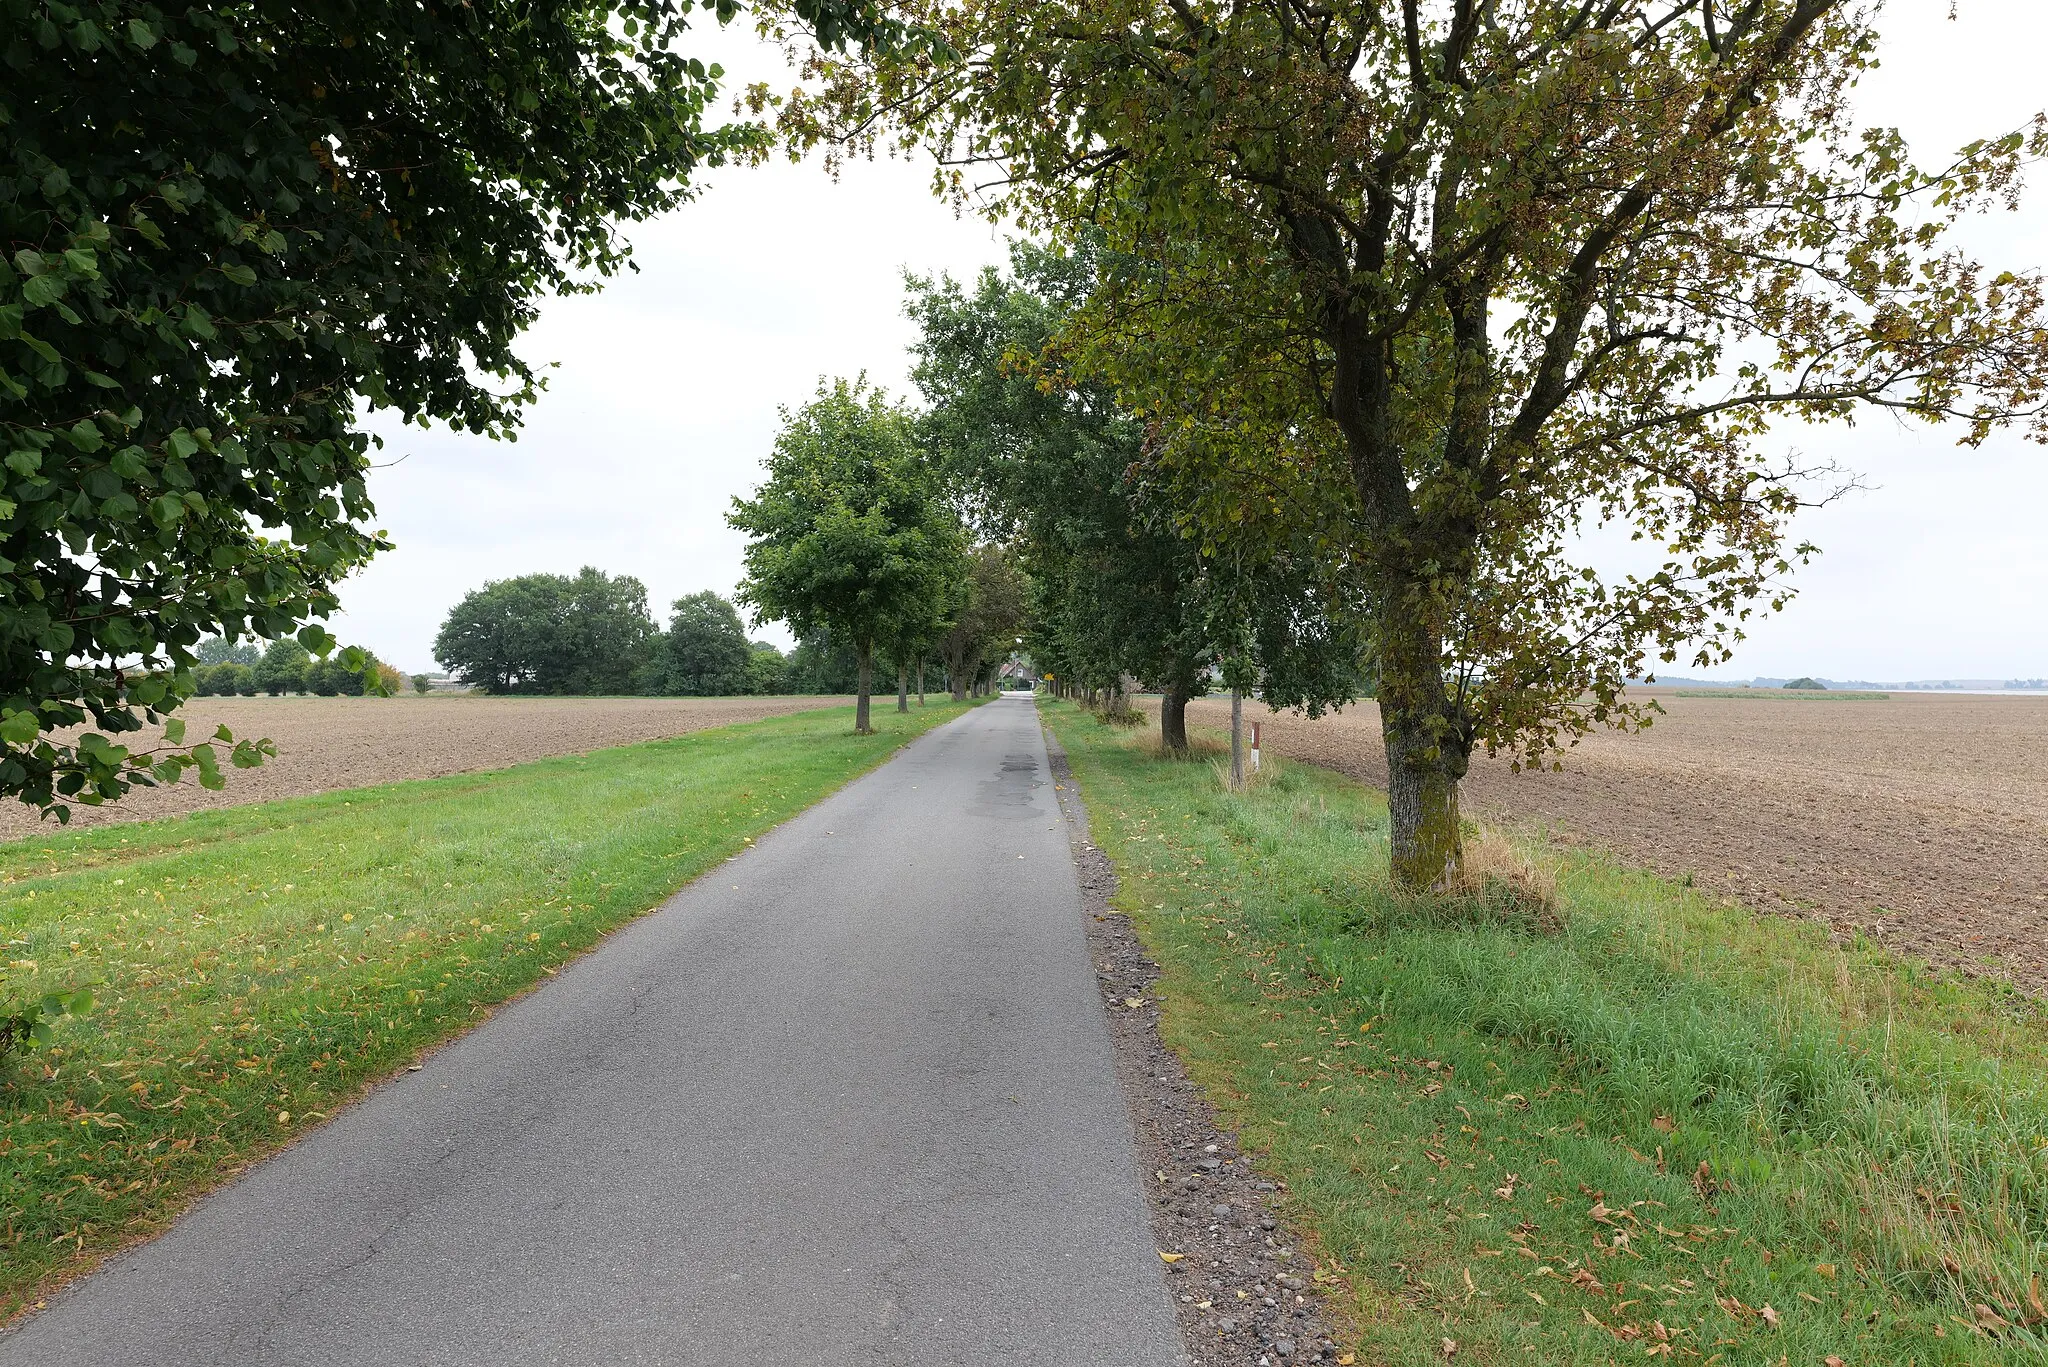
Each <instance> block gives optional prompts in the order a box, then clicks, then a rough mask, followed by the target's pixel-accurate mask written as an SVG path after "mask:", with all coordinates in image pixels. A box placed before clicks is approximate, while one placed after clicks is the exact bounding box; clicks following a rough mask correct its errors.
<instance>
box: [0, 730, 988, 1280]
mask: <svg viewBox="0 0 2048 1367" xmlns="http://www.w3.org/2000/svg"><path fill="white" fill-rule="evenodd" d="M957 715H959V712H958V709H955V708H953V707H951V706H945V707H935V708H932V709H930V710H929V711H926V712H921V713H917V714H914V715H913V716H911V717H907V718H898V717H894V716H889V717H884V718H880V719H878V720H879V724H880V725H881V727H882V729H883V731H884V733H885V738H886V742H887V743H886V744H884V745H880V746H877V745H876V744H874V743H872V742H869V741H864V740H859V739H856V738H855V737H853V736H852V735H851V734H849V732H850V726H849V721H850V710H849V709H847V708H845V707H830V708H825V709H821V710H819V711H815V712H807V713H801V714H798V715H795V716H785V717H777V718H773V719H771V720H768V721H764V722H757V723H754V724H751V725H747V726H738V727H730V728H723V729H719V730H713V731H700V732H695V733H693V734H690V735H687V736H681V737H678V738H676V739H673V740H666V741H657V742H654V743H651V744H646V745H634V746H628V747H624V748H622V749H616V750H608V751H603V752H601V753H599V754H597V755H571V756H565V757H562V758H559V759H551V760H543V761H540V762H538V763H535V764H527V765H521V766H519V767H517V768H513V769H507V770H503V771H500V772H497V773H472V774H460V775H456V776H453V777H450V778H444V779H433V780H427V781H422V782H412V783H400V784H394V785H390V786H386V787H382V788H374V789H368V790H362V789H358V790H351V791H343V792H334V793H326V794H322V795H320V796H317V797H308V798H295V799H291V800H288V801H284V802H273V803H258V804H250V805H244V806H238V807H230V808H224V809H221V810H217V811H213V812H207V813H203V814H200V815H196V816H192V817H187V818H177V819H172V820H168V821H158V822H147V823H127V824H119V825H105V826H99V827H96V828H91V829H86V830H80V831H73V832H64V833H61V834H56V833H53V834H51V835H46V836H40V837H38V838H37V839H35V840H32V841H28V842H22V843H14V844H8V845H0V924H5V925H6V926H7V938H8V940H9V942H10V944H9V948H8V950H7V956H8V958H9V959H15V960H18V961H20V962H18V963H17V964H16V971H17V972H22V973H27V972H30V971H32V970H33V968H34V965H35V964H40V965H41V970H40V971H41V972H44V973H51V972H54V971H56V970H57V968H58V966H59V965H61V966H62V967H63V971H64V972H66V973H67V974H68V973H81V974H90V975H91V976H92V977H93V978H94V979H96V980H98V981H100V982H101V984H102V986H101V988H100V990H99V992H98V995H99V997H100V1005H99V1007H98V1008H97V1009H96V1010H95V1011H94V1012H93V1014H92V1015H91V1016H90V1017H88V1018H86V1019H85V1020H82V1021H77V1022H73V1023H72V1024H70V1025H68V1026H66V1027H65V1028H64V1029H62V1030H61V1031H60V1032H59V1036H58V1038H57V1039H56V1041H55V1042H54V1044H53V1045H52V1047H51V1048H50V1049H49V1051H48V1052H47V1054H46V1055H45V1056H44V1057H45V1058H46V1059H47V1061H48V1063H49V1065H50V1066H49V1068H48V1069H47V1070H39V1071H42V1072H43V1073H44V1074H45V1075H42V1076H37V1077H33V1078H28V1077H18V1078H17V1080H16V1085H14V1086H11V1087H0V1210H5V1211H6V1212H7V1216H8V1218H11V1219H12V1221H13V1229H14V1235H15V1236H19V1237H12V1236H10V1237H9V1238H7V1239H5V1240H0V1319H5V1318H7V1317H8V1316H10V1315H11V1314H13V1313H14V1312H15V1311H18V1310H19V1309H20V1308H21V1307H22V1306H23V1304H24V1303H26V1302H33V1301H34V1300H35V1299H36V1295H37V1288H38V1287H39V1286H41V1287H43V1289H45V1290H47V1289H48V1284H49V1279H51V1278H54V1277H58V1276H62V1275H64V1274H66V1273H76V1272H79V1271H83V1270H85V1269H87V1268H89V1267H90V1266H91V1265H92V1263H93V1262H95V1261H96V1260H97V1259H99V1258H100V1257H101V1256H103V1255H105V1254H106V1253H109V1252H111V1251H113V1250H115V1249H118V1248H120V1247H122V1246H124V1245H126V1244H128V1243H131V1242H132V1241H133V1240H134V1239H136V1238H137V1237H142V1236H146V1235H147V1234H150V1233H154V1232H156V1231H157V1230H160V1229H161V1228H162V1227H163V1226H164V1224H165V1223H166V1222H168V1221H169V1219H170V1218H171V1217H172V1216H173V1215H174V1214H176V1213H178V1212H179V1211H182V1210H183V1209H185V1208H186V1207H187V1206H188V1205H189V1204H190V1202H191V1199H192V1198H193V1197H194V1196H195V1195H197V1194H198V1193H200V1192H202V1191H204V1190H206V1189H207V1188H209V1187H211V1186H214V1185H216V1184H218V1183H219V1182H221V1181H222V1180H224V1177H225V1176H226V1175H227V1174H230V1173H233V1172H235V1171H237V1170H239V1169H240V1168H242V1167H243V1166H245V1165H246V1164H247V1163H249V1162H251V1161H253V1160H254V1159H256V1158H259V1157H261V1156H262V1155H264V1154H265V1153H267V1152H269V1151H271V1150H273V1149H275V1148H277V1147H278V1146H280V1145H282V1144H283V1143H285V1142H288V1141H289V1140H290V1139H291V1138H292V1137H294V1136H295V1135H297V1134H298V1133H299V1132H300V1131H301V1130H302V1129H304V1128H305V1127H307V1126H309V1125H312V1124H317V1123H318V1122H319V1120H321V1119H322V1118H324V1117H325V1116H326V1115H329V1114H332V1113H333V1112H334V1111H335V1110H337V1109H338V1108H340V1107H341V1106H343V1105H346V1104H347V1103H349V1102H350V1101H352V1100H354V1099H355V1098H356V1096H357V1095H358V1094H359V1092H360V1090H361V1089H362V1088H363V1087H364V1086H365V1085H367V1084H368V1083H370V1082H373V1081H374V1080H376V1079H378V1078H380V1077H384V1076H386V1075H388V1074H389V1073H391V1072H392V1071H393V1070H394V1069H396V1068H398V1067H400V1066H402V1065H403V1064H404V1063H406V1062H407V1061H409V1060H411V1059H412V1058H414V1057H416V1056H417V1054H418V1053H419V1052H420V1051H422V1050H424V1049H426V1048H429V1047H431V1046H432V1045H434V1044H437V1043H439V1042H440V1041H442V1040H445V1039H448V1038H450V1037H451V1036H454V1035H458V1034H461V1033H463V1032H464V1031H467V1030H469V1029H471V1028H473V1027H474V1025H475V1024H476V1021H477V1019H478V1017H479V1014H480V1013H483V1012H486V1011H487V1009H488V1008H489V1007H490V1006H492V1005H494V1004H496V1003H499V1002H503V1001H506V1000H508V999H510V998H513V997H516V996H518V995H519V994H520V993H522V992H524V991H526V990H527V989H528V988H530V987H532V986H533V985H534V984H536V983H540V982H544V981H546V974H547V971H548V970H550V969H552V968H554V967H556V966H557V965H560V964H562V963H564V962H566V961H568V960H570V959H573V958H574V957H576V956H577V955H578V954H581V953H582V952H584V951H585V950H587V949H589V948H590V947H591V946H592V945H594V944H596V943H597V942H598V940H599V939H600V938H601V937H602V936H603V935H605V934H606V933H607V932H609V931H611V930H613V929H615V928H617V927H618V926H620V925H623V924H625V923H627V922H629V921H631V920H632V919H633V918H634V917H636V916H639V915H641V914H643V913H644V912H646V911H647V909H648V908H650V907H654V906H658V905H659V904H660V903H661V902H662V901H663V900H664V899H665V898H667V897H668V896H669V895H670V894H671V893H673V892H674V891H675V890H676V889H677V888H679V887H681V886H682V885H683V884H684V883H686V882H688V881H689V880H690V879H692V878H694V877H696V876H698V875H699V874H701V873H703V872H704V871H706V870H707V869H711V868H714V867H715V866H716V865H717V864H719V863H720V862H721V861H723V860H725V859H726V858H728V857H730V856H731V855H733V854H735V853H738V852H739V851H740V850H742V849H744V848H745V847H746V840H747V838H748V837H750V836H752V837H758V836H760V835H761V834H763V833H764V832H766V831H768V830H770V829H772V828H773V827H775V826H776V825H778V824H779V823H781V822H783V821H786V820H788V819H789V818H790V817H792V816H794V815H795V814H796V813H798V812H800V811H802V810H803V809H804V808H805V807H808V806H810V805H811V804H812V803H814V802H816V801H817V800H819V799H820V798H822V797H824V796H825V795H827V794H828V793H830V792H832V791H834V790H835V789H837V788H838V787H840V786H841V785H842V784H844V783H846V782H848V781H849V780H851V779H853V778H855V777H857V776H858V775H859V774H861V773H862V772H864V771H866V770H867V769H869V768H871V767H873V766H874V765H876V764H879V763H881V762H882V761H883V760H885V759H886V758H888V756H889V755H891V754H893V753H894V752H895V749H896V746H897V744H898V743H899V742H904V741H908V740H910V739H912V738H913V737H915V736H917V735H918V734H919V733H920V732H922V731H923V730H924V729H926V728H927V727H930V726H933V725H937V724H940V723H942V722H944V721H946V720H948V719H949V718H951V717H954V716H957ZM159 895H161V900H159ZM74 943H75V944H76V946H77V947H76V948H75V949H74V948H73V947H72V946H73V944H74ZM21 962H26V963H29V964H30V965H31V967H30V968H29V969H23V968H22V967H21ZM5 963H6V960H4V959H0V965H4V964H5ZM11 976H12V975H10V978H11ZM26 1072H27V1070H17V1073H18V1074H19V1073H26ZM280 1112H284V1113H286V1118H284V1119H280V1117H279V1113H280ZM79 1174H87V1175H89V1176H90V1177H91V1179H92V1180H91V1181H90V1182H80V1181H78V1180H77V1176H78V1175H79Z"/></svg>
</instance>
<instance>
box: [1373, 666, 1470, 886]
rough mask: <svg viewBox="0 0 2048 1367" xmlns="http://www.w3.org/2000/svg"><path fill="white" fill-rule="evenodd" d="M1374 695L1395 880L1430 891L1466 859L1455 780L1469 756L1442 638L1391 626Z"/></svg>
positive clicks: (1462, 773) (1463, 768) (1401, 883)
mask: <svg viewBox="0 0 2048 1367" xmlns="http://www.w3.org/2000/svg"><path fill="white" fill-rule="evenodd" d="M1378 698H1379V705H1380V733H1381V736H1382V739H1383V740H1384V741H1385V743H1386V747H1387V822H1388V826H1389V828H1390V831H1391V835H1392V852H1391V859H1390V863H1391V864H1392V868H1393V875H1394V881H1395V882H1397V883H1399V884H1400V885H1401V886H1402V887H1405V888H1409V889H1411V890H1413V891H1416V892H1430V891H1436V890H1439V889H1441V888H1443V887H1444V885H1445V884H1446V883H1447V882H1448V881H1449V880H1450V877H1451V875H1452V874H1454V873H1455V872H1456V871H1457V868H1458V865H1459V864H1460V863H1461V862H1462V861H1463V859H1464V857H1465V851H1464V841H1463V836H1462V833H1461V832H1460V830H1459V824H1458V782H1459V780H1460V779H1462V778H1464V776H1465V770H1466V768H1467V766H1468V765H1469V763H1470V756H1471V743H1470V741H1469V740H1468V739H1467V738H1466V737H1465V736H1463V735H1462V734H1461V732H1460V728H1459V727H1458V725H1457V724H1456V720H1455V718H1454V717H1453V716H1452V714H1451V706H1450V701H1449V699H1448V698H1447V697H1446V696H1445V694H1444V684H1443V647H1442V640H1441V638H1440V637H1439V636H1437V635H1436V634H1435V633H1434V632H1431V631H1430V630H1428V629H1427V628H1426V627H1416V628H1412V629H1410V630H1408V631H1405V632H1403V631H1393V632H1389V633H1388V634H1387V636H1386V637H1385V638H1384V640H1383V645H1382V651H1381V660H1380V680H1379V690H1378Z"/></svg>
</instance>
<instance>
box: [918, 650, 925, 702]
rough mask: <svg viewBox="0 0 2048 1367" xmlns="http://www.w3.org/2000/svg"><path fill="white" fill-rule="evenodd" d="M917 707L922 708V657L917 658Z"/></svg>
mask: <svg viewBox="0 0 2048 1367" xmlns="http://www.w3.org/2000/svg"><path fill="white" fill-rule="evenodd" d="M917 705H918V706H919V707H923V706H924V659H923V658H922V657H919V659H918V662H917Z"/></svg>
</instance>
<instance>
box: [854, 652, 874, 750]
mask: <svg viewBox="0 0 2048 1367" xmlns="http://www.w3.org/2000/svg"><path fill="white" fill-rule="evenodd" d="M874 674H875V651H874V647H873V646H862V647H861V648H860V694H859V696H858V697H857V698H855V699H854V704H853V729H854V730H855V731H856V732H857V733H858V734H860V735H863V736H869V735H873V734H874V730H875V728H874V727H872V726H870V725H868V688H869V685H870V684H872V683H873V682H874Z"/></svg>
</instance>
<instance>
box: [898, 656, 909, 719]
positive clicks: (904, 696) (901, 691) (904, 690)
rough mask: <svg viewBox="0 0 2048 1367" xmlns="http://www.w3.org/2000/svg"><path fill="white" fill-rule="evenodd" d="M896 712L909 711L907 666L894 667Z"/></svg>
mask: <svg viewBox="0 0 2048 1367" xmlns="http://www.w3.org/2000/svg"><path fill="white" fill-rule="evenodd" d="M896 710H897V711H898V712H908V711H909V710H910V666H909V665H907V664H906V665H897V666H896Z"/></svg>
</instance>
